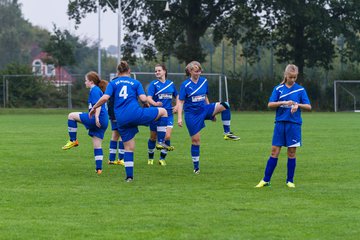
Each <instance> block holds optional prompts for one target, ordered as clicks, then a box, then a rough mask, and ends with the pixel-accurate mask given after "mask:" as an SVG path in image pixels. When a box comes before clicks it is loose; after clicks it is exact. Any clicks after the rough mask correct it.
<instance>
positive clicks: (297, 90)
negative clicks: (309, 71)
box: [279, 88, 304, 99]
mask: <svg viewBox="0 0 360 240" xmlns="http://www.w3.org/2000/svg"><path fill="white" fill-rule="evenodd" d="M303 90H304V88H300V89H296V90H294V91H291V92H288V93H286V94H284V95H282V96H280V97H279V99H280V98H283V97H286V96H288V95H290V94H293V93H296V92H300V91H303Z"/></svg>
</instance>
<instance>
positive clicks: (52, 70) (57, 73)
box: [31, 52, 75, 86]
mask: <svg viewBox="0 0 360 240" xmlns="http://www.w3.org/2000/svg"><path fill="white" fill-rule="evenodd" d="M53 62H54V61H53V59H52V57H51V56H50V55H49V54H48V53H46V52H40V53H39V54H38V55H36V56H35V57H34V58H33V60H32V63H31V66H32V72H33V73H34V74H35V75H37V76H42V77H44V78H45V79H48V80H49V81H53V82H54V84H55V85H56V86H64V85H68V84H72V83H73V82H74V81H75V78H73V77H72V76H71V74H69V72H68V71H66V69H65V68H63V67H59V66H57V67H55V64H54V63H53Z"/></svg>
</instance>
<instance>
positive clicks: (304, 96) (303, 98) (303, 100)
mask: <svg viewBox="0 0 360 240" xmlns="http://www.w3.org/2000/svg"><path fill="white" fill-rule="evenodd" d="M301 103H302V104H310V100H309V97H308V95H307V93H306V90H305V88H304V91H302V94H301Z"/></svg>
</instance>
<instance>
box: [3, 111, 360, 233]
mask: <svg viewBox="0 0 360 240" xmlns="http://www.w3.org/2000/svg"><path fill="white" fill-rule="evenodd" d="M66 119H67V111H64V110H63V111H56V110H10V111H9V110H7V111H5V110H0V124H1V126H2V131H1V132H2V137H1V139H0V142H1V144H0V148H1V149H0V159H1V160H0V171H1V174H0V190H1V198H0V216H1V217H0V239H132V240H133V239H177V240H179V239H206V240H208V239H358V238H359V236H360V200H359V199H360V181H359V176H360V171H359V169H360V159H359V158H360V148H359V146H358V144H359V139H360V138H359V135H360V124H359V122H360V121H359V120H360V114H359V113H336V114H335V113H305V114H303V120H304V125H303V147H301V148H299V150H298V153H297V159H298V161H297V169H296V174H295V183H296V188H295V189H289V188H287V187H286V185H285V179H286V150H285V149H283V151H282V153H281V156H280V159H279V163H278V167H277V169H276V170H275V173H274V175H273V178H272V182H271V183H272V186H271V187H270V188H264V189H255V188H254V186H255V185H256V184H257V183H258V181H259V180H260V179H261V178H262V176H263V171H264V167H265V163H266V161H267V158H268V156H269V153H270V145H271V137H272V130H273V119H274V112H259V113H253V112H251V113H250V112H245V113H236V114H233V119H232V130H233V131H234V132H235V133H237V134H239V135H240V136H241V140H240V141H238V142H228V141H224V140H222V126H221V122H220V121H218V122H217V123H212V122H207V123H206V125H207V127H206V128H205V129H204V130H203V132H202V144H201V157H200V166H201V174H200V175H194V174H193V173H192V162H191V157H190V138H189V137H188V134H187V130H186V128H182V129H181V128H179V127H177V126H176V127H174V131H173V139H172V144H173V145H174V146H175V147H176V150H175V151H174V152H171V153H169V155H168V158H167V163H168V165H167V166H166V167H161V166H158V165H153V166H148V165H147V149H146V148H147V138H148V134H149V133H148V130H147V128H145V127H141V128H140V133H139V134H138V135H137V137H136V144H137V145H136V151H135V170H134V174H135V175H134V177H135V180H134V182H132V183H126V182H124V177H125V173H124V169H123V168H122V167H120V166H109V165H107V164H104V172H103V174H102V175H100V176H97V175H96V174H95V172H94V160H93V151H92V144H91V139H90V138H89V137H88V136H87V133H86V131H85V128H84V127H83V126H81V125H80V126H79V130H78V139H79V141H80V146H79V147H77V148H75V149H70V150H68V151H63V150H61V146H62V145H64V144H65V142H66V140H67V138H68V137H67V126H66ZM109 139H110V131H108V132H107V134H106V141H104V144H103V147H104V152H105V159H107V154H108V146H109V142H108V140H109ZM156 156H157V157H158V153H157V155H156ZM105 163H106V162H105Z"/></svg>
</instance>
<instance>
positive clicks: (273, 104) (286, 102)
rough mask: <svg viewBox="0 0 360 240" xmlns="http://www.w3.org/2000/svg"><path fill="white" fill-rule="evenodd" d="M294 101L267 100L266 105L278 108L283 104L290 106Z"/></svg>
mask: <svg viewBox="0 0 360 240" xmlns="http://www.w3.org/2000/svg"><path fill="white" fill-rule="evenodd" d="M294 103H295V102H294V101H291V100H289V101H278V102H269V103H268V107H269V108H271V109H275V108H278V107H280V106H282V105H285V106H291V105H293V104H294Z"/></svg>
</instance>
